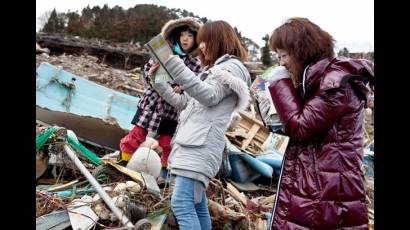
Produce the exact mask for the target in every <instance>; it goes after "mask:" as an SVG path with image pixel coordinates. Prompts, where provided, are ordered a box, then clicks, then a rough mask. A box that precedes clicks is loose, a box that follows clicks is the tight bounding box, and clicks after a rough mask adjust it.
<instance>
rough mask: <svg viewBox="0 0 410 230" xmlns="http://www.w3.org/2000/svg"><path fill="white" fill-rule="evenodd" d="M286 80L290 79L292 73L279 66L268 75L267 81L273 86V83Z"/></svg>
mask: <svg viewBox="0 0 410 230" xmlns="http://www.w3.org/2000/svg"><path fill="white" fill-rule="evenodd" d="M284 78H290V73H289V71H288V70H287V69H286V68H285V67H284V66H278V67H275V68H273V69H272V70H271V71H270V72H269V73H268V77H267V80H268V82H269V83H270V84H272V83H273V82H275V81H278V80H280V79H284Z"/></svg>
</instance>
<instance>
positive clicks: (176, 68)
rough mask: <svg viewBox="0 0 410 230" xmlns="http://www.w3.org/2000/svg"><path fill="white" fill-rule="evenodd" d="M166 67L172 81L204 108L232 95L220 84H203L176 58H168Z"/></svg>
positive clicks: (211, 82) (208, 82) (229, 90)
mask: <svg viewBox="0 0 410 230" xmlns="http://www.w3.org/2000/svg"><path fill="white" fill-rule="evenodd" d="M166 66H167V68H168V70H169V71H170V73H171V75H172V76H173V77H174V81H175V82H176V83H178V84H179V85H181V86H182V87H183V89H184V91H185V92H186V93H187V94H188V95H189V96H191V97H193V98H195V99H196V100H197V101H198V102H199V103H201V104H202V105H204V106H214V105H217V104H218V103H219V102H220V101H221V100H222V99H223V98H225V97H226V96H227V95H229V94H231V93H232V90H231V89H229V88H228V87H227V86H226V85H224V84H221V83H220V82H217V81H207V82H205V81H202V80H201V79H199V78H198V77H197V76H196V75H195V73H194V72H192V71H191V70H190V69H189V68H188V67H186V66H185V65H184V63H183V62H182V60H181V59H179V58H178V57H177V56H173V57H172V58H170V59H169V60H168V61H167V63H166ZM210 74H211V73H210Z"/></svg>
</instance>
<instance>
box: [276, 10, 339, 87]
mask: <svg viewBox="0 0 410 230" xmlns="http://www.w3.org/2000/svg"><path fill="white" fill-rule="evenodd" d="M334 42H335V40H334V38H333V37H332V36H331V35H330V34H329V33H328V32H326V31H324V30H322V29H321V28H320V27H319V26H317V25H316V24H314V23H313V22H311V21H309V19H307V18H299V17H295V18H290V19H289V20H287V21H286V22H285V23H284V24H283V25H281V26H279V27H278V28H276V29H275V30H274V31H273V32H272V35H271V37H270V39H269V47H270V48H271V49H272V50H273V51H275V52H277V50H278V49H281V50H285V51H286V52H287V53H288V54H289V57H290V61H291V63H292V64H293V65H294V70H295V71H294V73H293V74H294V75H295V76H293V80H294V83H296V84H297V83H299V82H300V79H301V78H302V74H303V69H304V68H306V66H308V65H309V64H311V63H315V62H317V61H319V60H321V59H324V58H333V57H334V51H333V49H334Z"/></svg>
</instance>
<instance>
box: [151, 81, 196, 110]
mask: <svg viewBox="0 0 410 230" xmlns="http://www.w3.org/2000/svg"><path fill="white" fill-rule="evenodd" d="M154 89H155V91H157V93H158V94H159V95H160V96H161V97H162V98H164V100H165V101H166V102H168V103H169V104H170V105H172V106H174V107H175V108H176V109H177V110H183V109H184V108H185V106H186V105H187V103H188V99H189V96H188V95H186V93H182V94H179V93H175V92H174V90H173V89H172V87H171V85H169V84H168V83H165V82H164V83H155V84H154Z"/></svg>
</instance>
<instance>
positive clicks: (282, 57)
mask: <svg viewBox="0 0 410 230" xmlns="http://www.w3.org/2000/svg"><path fill="white" fill-rule="evenodd" d="M278 58H279V65H282V66H285V67H286V69H288V70H289V67H290V66H289V65H290V58H289V54H288V52H286V51H285V50H280V49H279V50H278Z"/></svg>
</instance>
